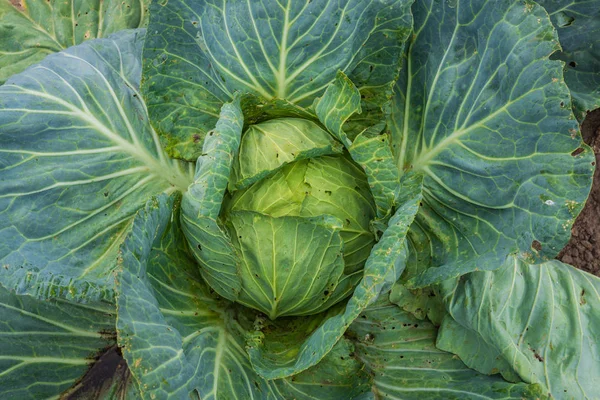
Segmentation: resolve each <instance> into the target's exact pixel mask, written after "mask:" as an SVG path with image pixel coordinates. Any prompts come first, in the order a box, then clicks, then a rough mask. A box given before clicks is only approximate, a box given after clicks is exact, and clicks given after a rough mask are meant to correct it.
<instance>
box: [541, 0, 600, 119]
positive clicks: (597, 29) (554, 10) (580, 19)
mask: <svg viewBox="0 0 600 400" xmlns="http://www.w3.org/2000/svg"><path fill="white" fill-rule="evenodd" d="M538 3H540V4H541V5H542V6H544V7H545V8H546V10H547V11H548V13H549V14H550V19H551V20H552V23H553V24H554V26H555V27H556V29H557V31H558V39H559V40H560V45H561V47H562V51H561V52H559V53H556V54H555V55H554V56H553V58H556V59H559V60H562V61H564V62H565V82H566V83H567V86H569V89H570V90H571V95H572V96H573V112H574V113H575V116H576V117H577V119H578V120H579V121H580V122H581V121H583V119H584V118H585V116H586V114H587V112H588V111H591V110H595V109H596V108H599V107H600V1H598V0H539V1H538Z"/></svg>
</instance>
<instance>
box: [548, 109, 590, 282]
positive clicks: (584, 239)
mask: <svg viewBox="0 0 600 400" xmlns="http://www.w3.org/2000/svg"><path fill="white" fill-rule="evenodd" d="M581 133H582V134H583V140H584V141H585V142H586V143H587V144H589V145H590V146H591V147H592V149H594V154H596V172H595V173H594V183H593V185H592V192H591V193H590V197H589V198H588V201H587V203H586V204H585V207H584V208H583V211H581V214H579V217H577V220H575V225H573V229H572V230H571V233H572V236H571V240H570V241H569V243H568V244H567V246H566V247H565V248H564V249H563V250H562V251H561V252H560V254H559V255H558V257H557V258H558V259H559V260H561V261H562V262H565V263H567V264H571V265H573V266H575V267H577V268H579V269H582V270H584V271H587V272H590V273H592V274H594V275H596V276H600V166H599V163H600V110H596V111H594V112H591V113H589V114H588V116H587V118H586V119H585V121H583V125H582V126H581Z"/></svg>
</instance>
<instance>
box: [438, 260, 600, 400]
mask: <svg viewBox="0 0 600 400" xmlns="http://www.w3.org/2000/svg"><path fill="white" fill-rule="evenodd" d="M442 288H443V289H442V294H443V295H444V302H445V304H446V308H447V309H448V311H449V314H450V316H451V318H453V319H454V320H455V321H456V322H457V323H458V324H460V325H461V326H462V327H463V328H466V329H467V330H470V331H471V334H472V335H473V334H475V335H477V336H479V337H480V339H479V340H482V341H483V342H485V343H486V344H487V345H488V346H489V347H490V348H491V349H493V350H494V351H493V352H491V353H487V354H489V355H493V354H496V355H498V356H500V357H501V359H500V361H499V362H498V363H496V365H494V363H493V362H490V361H491V360H488V359H486V357H485V354H484V356H481V355H479V356H478V357H473V356H472V354H471V353H472V346H473V344H474V342H473V341H471V340H469V341H468V342H465V340H464V339H462V338H464V337H465V335H464V334H463V333H461V332H460V330H457V329H455V328H454V327H453V326H452V324H451V325H450V326H449V328H448V329H447V328H446V327H447V322H448V321H447V320H444V322H443V323H442V327H441V330H440V339H439V340H438V344H439V345H443V346H444V349H445V350H447V351H451V352H453V353H456V354H458V355H459V356H460V357H461V358H462V359H463V360H464V361H465V362H466V363H467V364H468V365H469V366H470V367H471V368H475V369H477V370H480V371H482V372H484V373H489V372H490V371H491V370H492V369H493V368H496V370H498V369H500V370H502V368H503V367H502V365H506V364H508V365H509V366H510V367H511V368H512V369H514V371H515V372H516V373H517V374H518V375H519V376H520V377H521V379H523V380H524V381H525V382H532V383H539V384H540V385H542V386H544V387H545V388H546V390H548V391H549V392H550V393H551V394H552V397H553V398H556V399H595V398H597V394H598V392H597V390H596V389H597V385H596V380H597V377H598V376H600V363H599V362H598V360H599V359H600V346H599V344H600V318H598V309H599V307H600V296H599V295H600V279H599V278H597V277H595V276H593V275H590V274H588V273H586V272H583V271H580V270H578V269H575V268H574V267H571V266H570V265H567V264H563V263H561V262H559V261H555V260H553V261H548V262H546V263H543V264H538V265H533V264H529V263H526V262H524V261H522V260H519V259H518V258H514V257H513V258H511V259H509V261H508V262H507V263H505V264H504V265H503V266H502V267H501V268H500V269H497V270H495V271H491V272H473V273H471V274H469V275H467V276H466V277H464V279H460V280H456V281H455V282H446V283H444V285H443V286H442ZM447 318H449V317H447ZM457 332H458V333H459V334H458V335H456V333H457ZM484 348H485V347H484ZM498 364H501V366H500V367H499V366H498Z"/></svg>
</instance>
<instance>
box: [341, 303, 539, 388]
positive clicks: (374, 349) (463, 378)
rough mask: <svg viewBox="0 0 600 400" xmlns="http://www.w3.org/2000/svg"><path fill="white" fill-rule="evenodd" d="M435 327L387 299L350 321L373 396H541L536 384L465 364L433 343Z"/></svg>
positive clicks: (350, 332)
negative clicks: (509, 379) (505, 377)
mask: <svg viewBox="0 0 600 400" xmlns="http://www.w3.org/2000/svg"><path fill="white" fill-rule="evenodd" d="M436 334H437V329H436V328H435V327H434V326H433V325H432V324H431V323H430V322H428V321H422V320H419V319H416V318H415V317H413V316H412V315H410V314H408V313H407V312H404V311H402V310H400V309H399V308H398V307H396V306H395V305H393V304H389V303H388V302H387V301H386V299H385V298H382V299H381V300H379V301H377V303H375V304H373V305H372V306H371V307H369V308H368V309H367V310H366V311H365V312H364V313H363V314H362V315H361V316H360V317H359V318H358V319H357V320H356V321H355V322H354V323H353V324H352V325H351V326H350V329H349V331H348V334H347V335H348V336H350V337H351V338H353V339H354V341H355V346H356V351H355V354H356V356H357V358H358V359H359V360H361V361H362V362H364V363H365V367H366V369H367V371H368V372H369V373H370V374H372V375H373V389H372V390H373V393H374V394H375V398H377V399H391V400H394V399H403V400H410V399H415V400H420V399H432V400H433V399H440V400H450V399H456V400H459V399H460V400H462V399H506V400H508V399H514V400H521V399H542V398H547V396H545V393H544V391H543V390H542V389H541V387H540V386H538V385H526V384H523V383H518V384H514V383H509V382H506V381H504V380H503V379H502V378H500V377H497V376H486V375H483V374H480V373H478V372H476V371H474V370H472V369H469V368H468V367H467V366H466V365H465V364H463V363H462V362H461V361H460V360H459V359H458V358H456V356H454V355H453V354H451V353H446V352H444V351H442V350H439V349H437V348H436V347H435V338H436Z"/></svg>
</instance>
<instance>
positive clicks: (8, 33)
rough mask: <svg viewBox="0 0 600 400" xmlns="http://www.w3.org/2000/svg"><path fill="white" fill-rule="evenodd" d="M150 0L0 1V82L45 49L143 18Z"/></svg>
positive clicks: (38, 58)
mask: <svg viewBox="0 0 600 400" xmlns="http://www.w3.org/2000/svg"><path fill="white" fill-rule="evenodd" d="M148 3H149V1H148V0H139V1H138V0H136V1H122V0H66V1H52V2H50V0H0V38H2V40H0V84H1V83H4V81H6V80H7V79H8V78H9V77H10V76H11V75H14V74H17V73H19V72H21V71H23V70H24V69H25V68H27V67H28V66H30V65H31V64H34V63H37V62H40V61H42V59H43V58H44V57H46V56H47V55H48V54H52V53H54V52H58V51H62V50H65V49H66V48H68V47H71V46H75V45H77V44H80V43H82V42H83V41H85V40H88V39H95V38H101V37H106V36H108V35H110V34H112V33H115V32H117V31H120V30H122V29H130V28H139V27H142V26H143V25H145V24H146V22H147V10H146V7H147V5H148Z"/></svg>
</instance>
